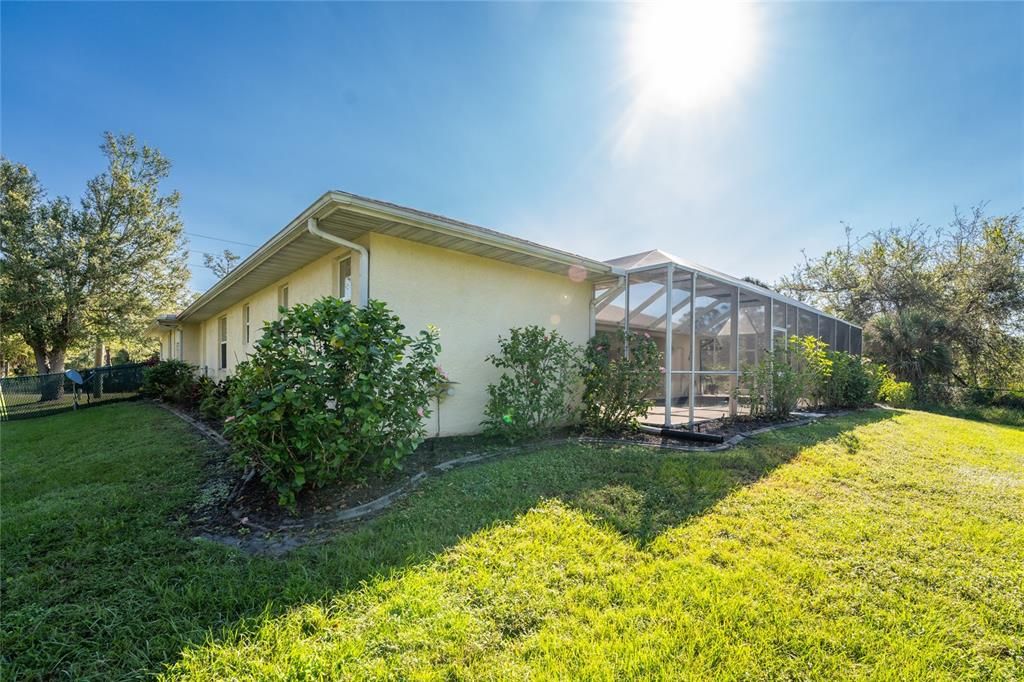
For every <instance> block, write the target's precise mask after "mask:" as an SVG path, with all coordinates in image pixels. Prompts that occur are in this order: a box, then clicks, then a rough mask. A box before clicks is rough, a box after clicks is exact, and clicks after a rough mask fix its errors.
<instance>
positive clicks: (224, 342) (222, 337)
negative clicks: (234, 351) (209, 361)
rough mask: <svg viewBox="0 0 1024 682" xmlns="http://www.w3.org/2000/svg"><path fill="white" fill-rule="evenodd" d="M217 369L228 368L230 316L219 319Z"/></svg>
mask: <svg viewBox="0 0 1024 682" xmlns="http://www.w3.org/2000/svg"><path fill="white" fill-rule="evenodd" d="M217 349H218V350H217V369H227V368H228V316H227V315H222V316H221V317H218V318H217Z"/></svg>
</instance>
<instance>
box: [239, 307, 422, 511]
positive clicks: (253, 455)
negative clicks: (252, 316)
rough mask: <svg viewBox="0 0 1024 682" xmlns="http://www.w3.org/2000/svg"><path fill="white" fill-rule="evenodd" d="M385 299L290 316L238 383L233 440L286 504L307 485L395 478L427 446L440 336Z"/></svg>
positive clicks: (272, 329) (285, 313)
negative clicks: (410, 331)
mask: <svg viewBox="0 0 1024 682" xmlns="http://www.w3.org/2000/svg"><path fill="white" fill-rule="evenodd" d="M404 330H405V327H404V326H403V325H402V323H401V321H400V320H399V318H398V317H397V316H396V315H394V314H393V313H392V312H391V311H390V310H388V308H387V306H385V305H384V303H382V302H380V301H370V302H369V303H368V304H367V306H366V307H365V308H358V307H356V306H354V305H352V304H351V303H349V302H346V301H342V300H339V299H337V298H322V299H319V300H317V301H315V302H313V303H311V304H309V305H302V304H298V305H295V306H293V307H292V308H291V309H290V310H283V309H282V313H281V319H279V320H276V321H273V322H269V323H267V324H266V325H265V326H264V331H263V335H262V337H261V338H260V340H259V341H258V342H257V343H256V346H255V352H254V353H253V356H252V358H251V359H249V360H247V361H245V362H242V363H241V364H240V365H239V366H238V367H237V369H236V371H235V377H234V380H233V381H232V382H231V384H230V388H229V391H230V398H231V405H232V414H230V415H229V416H228V417H227V418H226V420H225V422H226V423H225V434H226V435H227V436H228V437H229V438H230V439H231V440H232V442H233V443H234V445H235V447H236V448H237V449H238V459H239V463H241V464H245V465H248V466H253V467H255V468H256V469H257V470H258V471H259V472H260V474H261V476H262V478H263V480H264V481H265V482H266V483H267V484H268V485H271V486H273V487H274V489H275V490H276V491H277V493H278V496H279V500H280V502H281V504H282V505H284V506H294V504H295V494H296V493H297V492H299V491H300V490H302V489H303V488H305V487H307V486H313V487H319V486H322V485H324V484H326V483H329V482H333V481H340V480H350V479H352V478H354V477H355V476H356V475H357V474H358V473H360V472H362V471H364V470H371V471H375V472H377V473H388V472H390V471H393V470H395V469H397V468H398V467H399V463H400V461H401V459H402V458H403V457H404V456H405V455H407V454H409V453H410V452H412V450H413V449H414V448H415V447H416V446H417V445H418V444H419V443H420V441H421V440H422V439H423V433H424V418H425V417H427V416H428V410H429V407H430V402H431V399H432V398H433V396H434V394H435V393H436V391H437V386H438V383H439V377H438V373H437V370H436V368H435V365H436V359H437V354H438V352H439V351H440V346H439V345H438V340H437V330H436V329H433V328H431V329H429V330H428V331H421V332H420V333H419V334H418V335H417V336H416V337H415V338H413V337H410V336H407V335H406V334H405V333H404Z"/></svg>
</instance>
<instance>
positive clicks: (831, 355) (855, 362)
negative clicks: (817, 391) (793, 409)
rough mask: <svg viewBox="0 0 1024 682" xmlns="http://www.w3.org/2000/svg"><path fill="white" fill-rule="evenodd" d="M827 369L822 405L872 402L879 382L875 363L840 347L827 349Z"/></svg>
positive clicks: (848, 404)
mask: <svg viewBox="0 0 1024 682" xmlns="http://www.w3.org/2000/svg"><path fill="white" fill-rule="evenodd" d="M826 355H827V357H828V360H829V363H830V371H829V376H828V379H827V381H826V383H825V391H824V404H825V406H826V407H831V408H839V407H861V406H863V405H870V404H872V403H873V402H875V399H876V397H877V395H878V389H879V387H880V385H881V382H882V374H881V373H880V372H879V370H878V366H877V365H875V364H874V363H872V362H871V361H870V360H867V359H865V358H861V357H859V356H857V355H851V354H849V353H846V352H844V351H827V353H826Z"/></svg>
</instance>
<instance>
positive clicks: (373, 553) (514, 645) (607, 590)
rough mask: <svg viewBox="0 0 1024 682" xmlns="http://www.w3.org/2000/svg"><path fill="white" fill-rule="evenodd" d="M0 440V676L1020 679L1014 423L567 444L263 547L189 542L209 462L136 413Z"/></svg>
mask: <svg viewBox="0 0 1024 682" xmlns="http://www.w3.org/2000/svg"><path fill="white" fill-rule="evenodd" d="M2 428H3V434H2V438H3V442H2V448H3V457H2V471H0V473H2V485H3V491H2V492H3V498H2V499H3V509H2V511H3V514H2V538H3V570H2V576H3V583H2V603H3V609H2V613H0V620H2V635H0V637H2V638H0V652H2V654H0V655H2V657H3V658H2V661H3V674H4V676H5V677H7V678H19V677H26V678H35V677H57V676H65V677H72V678H93V679H105V680H106V679H130V678H142V677H149V676H151V675H152V674H153V673H155V672H156V673H161V672H162V674H164V675H166V676H167V677H170V678H186V679H225V678H267V677H272V678H303V679H316V678H331V677H344V678H357V679H358V678H377V677H403V678H453V677H454V678H478V677H484V678H516V679H520V678H525V677H536V678H548V677H585V678H598V679H613V678H617V677H671V678H722V679H728V678H744V679H748V678H764V679H769V678H772V679H774V678H801V679H805V678H821V679H827V678H837V677H839V678H882V679H888V678H902V679H917V678H927V679H943V678H945V679H970V678H974V679H1019V678H1021V677H1024V616H1022V614H1024V430H1022V429H1019V428H1014V427H1007V426H1003V425H995V424H988V423H984V422H980V421H975V420H965V419H959V418H955V417H950V416H943V415H934V414H928V413H922V412H904V413H896V412H885V411H881V410H874V411H868V412H862V413H857V414H854V415H850V416H847V417H843V418H839V419H834V420H828V421H824V422H821V423H819V424H817V425H814V426H812V427H807V428H799V429H790V430H787V431H780V432H776V433H773V434H767V435H765V436H761V437H758V438H757V439H754V440H753V441H751V442H749V444H748V445H746V446H744V447H741V448H737V449H734V450H731V451H727V452H724V453H707V454H690V453H675V454H665V453H657V452H654V451H651V450H647V449H643V448H639V447H634V446H631V447H621V448H605V447H599V446H578V445H571V446H568V445H567V446H561V447H558V448H552V449H549V450H544V451H539V452H534V453H530V454H525V455H520V456H516V457H511V458H507V459H502V460H498V461H492V462H489V463H486V464H482V465H479V466H475V467H471V468H467V469H462V470H458V471H454V472H451V473H449V474H446V475H445V476H443V477H441V478H438V479H435V480H432V481H430V482H428V483H427V484H426V485H424V486H423V487H422V488H421V489H420V490H418V491H417V492H416V493H415V494H414V495H413V496H412V497H411V498H409V499H408V500H407V501H406V502H404V503H403V504H401V505H400V506H399V507H398V508H396V509H394V510H393V511H391V512H389V513H387V514H385V515H383V516H381V517H378V518H377V519H376V520H374V521H372V522H370V523H368V524H366V525H363V526H361V527H358V528H357V529H355V530H353V531H352V532H349V533H346V534H343V535H341V536H339V537H338V538H337V539H336V540H334V541H333V542H332V543H330V544H328V545H325V546H322V547H318V548H309V549H305V550H301V551H298V552H295V553H293V554H291V555H289V556H288V557H287V558H284V559H269V558H260V557H249V556H244V555H241V554H239V553H237V552H235V551H233V550H229V549H226V548H223V547H220V546H217V545H213V544H210V543H207V542H202V541H195V540H192V539H190V538H189V536H188V533H187V532H186V531H187V529H186V528H185V527H184V526H183V525H182V524H183V521H182V516H181V515H182V513H183V510H185V509H187V507H188V504H189V503H190V502H191V501H192V500H194V499H195V497H196V496H197V495H198V494H199V493H198V490H199V480H200V479H201V469H202V464H203V457H204V455H203V450H202V448H201V446H200V445H199V444H197V441H196V439H195V438H194V437H193V436H192V435H191V434H190V433H189V432H188V431H187V428H186V427H185V425H184V424H182V423H180V422H179V421H177V420H176V419H175V418H174V417H172V416H170V415H168V414H166V413H164V412H162V411H160V410H158V409H157V408H154V407H152V406H148V405H142V404H119V405H110V406H106V407H100V408H96V409H94V410H87V411H84V412H80V413H77V414H63V415H58V416H54V417H47V418H44V419H38V420H29V421H23V422H17V423H11V424H4V425H3V427H2ZM168 664H169V665H170V666H171V667H170V668H166V667H165V666H167V665H168Z"/></svg>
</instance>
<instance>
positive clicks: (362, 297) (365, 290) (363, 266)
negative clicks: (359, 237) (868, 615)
mask: <svg viewBox="0 0 1024 682" xmlns="http://www.w3.org/2000/svg"><path fill="white" fill-rule="evenodd" d="M306 229H307V230H309V233H310V234H311V235H313V236H315V237H320V239H323V240H324V241H328V242H331V243H332V244H337V245H338V246H344V247H345V248H347V249H352V250H353V251H355V252H356V253H358V254H359V307H360V308H365V307H366V303H367V301H369V300H370V252H369V251H367V250H366V247H365V246H361V245H359V244H356V243H355V242H350V241H349V240H347V239H342V238H341V237H339V236H337V235H334V234H330V233H329V232H324V231H323V230H321V229H320V227H319V225H317V220H316V218H310V219H309V220H307V221H306Z"/></svg>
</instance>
